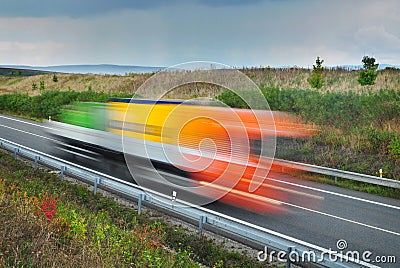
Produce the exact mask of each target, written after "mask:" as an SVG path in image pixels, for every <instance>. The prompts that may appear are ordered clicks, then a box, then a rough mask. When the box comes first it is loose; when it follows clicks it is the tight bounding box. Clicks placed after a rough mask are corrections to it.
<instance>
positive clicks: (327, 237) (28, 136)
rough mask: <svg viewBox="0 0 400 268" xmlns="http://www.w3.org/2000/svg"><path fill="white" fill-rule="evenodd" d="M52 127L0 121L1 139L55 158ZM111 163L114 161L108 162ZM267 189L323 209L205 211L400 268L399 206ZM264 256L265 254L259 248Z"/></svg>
mask: <svg viewBox="0 0 400 268" xmlns="http://www.w3.org/2000/svg"><path fill="white" fill-rule="evenodd" d="M46 127H47V125H46V124H44V123H39V122H34V121H30V120H26V119H21V118H17V117H12V116H8V115H0V137H1V138H4V139H8V140H10V141H13V142H16V143H19V144H21V145H24V146H27V147H30V148H32V149H35V150H38V151H41V152H44V153H48V154H54V153H55V152H56V151H55V150H54V140H53V138H52V137H51V136H50V135H49V134H48V132H46ZM78 161H79V164H81V165H87V166H88V167H90V168H96V169H97V170H98V171H101V172H105V173H108V174H110V175H112V176H115V177H119V178H121V179H126V180H132V178H129V177H128V176H129V175H128V174H127V172H126V168H125V167H124V166H123V165H122V164H119V163H115V165H116V166H117V170H118V172H116V171H115V169H114V170H113V171H110V170H109V169H107V168H104V166H105V165H101V164H100V165H99V163H98V162H96V161H92V160H87V161H82V160H79V159H78ZM107 161H110V160H107ZM265 183H267V184H268V183H271V184H273V185H274V186H277V187H283V188H286V189H290V190H293V191H297V192H302V193H305V194H307V195H312V196H315V197H316V198H315V199H318V203H319V204H318V205H314V204H309V203H304V202H303V201H304V200H303V198H297V199H296V198H293V199H291V200H283V201H282V200H281V201H282V202H283V204H282V206H284V207H285V208H286V209H287V210H288V211H289V213H287V214H276V215H274V214H266V215H260V214H257V213H254V212H250V211H247V210H244V209H239V208H236V207H232V206H229V205H226V204H224V203H221V202H214V203H212V204H209V205H207V206H206V207H207V208H209V209H212V210H215V211H218V212H220V213H224V214H227V215H230V216H233V217H236V218H239V219H242V220H246V221H248V222H251V223H253V224H257V225H260V226H263V227H265V228H268V229H271V230H273V231H276V232H279V233H283V234H285V235H288V236H291V237H294V238H296V239H300V240H303V241H306V242H309V243H312V244H315V245H318V246H321V247H324V248H331V249H332V250H334V251H340V250H339V249H338V248H337V241H338V240H341V239H344V240H346V242H347V248H346V249H344V250H343V252H344V253H345V252H346V251H347V250H349V251H355V250H356V251H358V252H359V253H360V256H362V254H363V252H366V251H369V252H371V253H372V255H371V256H368V257H369V259H371V262H372V263H373V264H375V265H377V266H382V267H399V266H400V253H399V251H400V249H399V248H400V200H395V199H390V198H384V197H378V196H375V195H371V194H367V193H361V192H356V191H352V190H348V189H343V188H339V187H336V186H332V185H325V184H320V183H316V182H311V181H305V180H300V179H297V178H295V177H292V176H289V175H282V174H270V176H269V177H268V178H267V179H266V181H265ZM260 250H261V248H260ZM377 256H378V258H379V257H380V258H381V259H384V258H383V257H389V256H395V258H396V261H397V263H377V262H374V260H375V258H376V257H377Z"/></svg>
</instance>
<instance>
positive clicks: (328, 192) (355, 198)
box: [266, 178, 400, 210]
mask: <svg viewBox="0 0 400 268" xmlns="http://www.w3.org/2000/svg"><path fill="white" fill-rule="evenodd" d="M266 179H267V180H271V181H276V182H280V183H284V184H289V185H292V186H295V187H300V188H305V189H309V190H314V191H318V192H322V193H326V194H331V195H337V196H340V197H345V198H349V199H353V200H357V201H361V202H366V203H371V204H375V205H378V206H383V207H388V208H393V209H399V210H400V207H396V206H393V205H389V204H385V203H381V202H377V201H372V200H368V199H363V198H360V197H355V196H350V195H345V194H340V193H335V192H331V191H327V190H322V189H318V188H314V187H310V186H305V185H301V184H296V183H292V182H288V181H282V180H277V179H273V178H266Z"/></svg>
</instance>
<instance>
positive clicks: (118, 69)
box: [0, 64, 164, 75]
mask: <svg viewBox="0 0 400 268" xmlns="http://www.w3.org/2000/svg"><path fill="white" fill-rule="evenodd" d="M0 68H7V69H23V70H36V71H45V72H59V73H76V74H89V73H91V74H117V75H125V74H126V73H131V72H133V73H153V72H157V71H159V70H162V69H164V67H151V66H127V65H113V64H85V65H55V66H24V65H3V66H1V65H0Z"/></svg>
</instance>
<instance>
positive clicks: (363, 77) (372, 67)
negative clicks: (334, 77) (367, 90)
mask: <svg viewBox="0 0 400 268" xmlns="http://www.w3.org/2000/svg"><path fill="white" fill-rule="evenodd" d="M362 63H363V69H362V70H361V72H360V75H359V77H358V82H359V83H360V85H362V86H366V85H374V84H375V80H376V77H377V75H378V74H377V72H376V70H377V69H378V66H379V64H377V63H376V64H375V58H373V57H368V56H364V57H363V59H362Z"/></svg>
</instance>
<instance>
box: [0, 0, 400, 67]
mask: <svg viewBox="0 0 400 268" xmlns="http://www.w3.org/2000/svg"><path fill="white" fill-rule="evenodd" d="M399 26H400V1H397V0H392V1H386V0H383V1H379V0H377V1H369V0H360V1H349V0H338V1H323V0H315V1H314V0H303V1H302V0H250V1H239V0H232V1H229V0H216V1H212V0H197V1H196V0H188V1H184V0H174V1H162V0H148V1H146V0H113V1H110V0H64V1H62V0H0V65H11V64H18V65H33V66H47V65H62V64H100V63H109V64H121V65H145V66H171V65H175V64H179V63H183V62H187V61H197V60H200V61H214V62H220V63H223V64H227V65H230V66H236V67H242V66H259V65H260V64H263V65H265V66H267V65H270V66H287V65H289V66H293V65H297V66H303V67H308V66H312V64H313V63H314V62H315V58H316V56H320V57H321V58H322V59H324V60H325V62H324V65H329V66H336V65H345V64H354V65H357V64H361V58H362V57H363V56H364V55H369V56H373V57H375V58H376V59H377V61H378V62H379V63H388V64H395V65H400V27H399Z"/></svg>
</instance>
